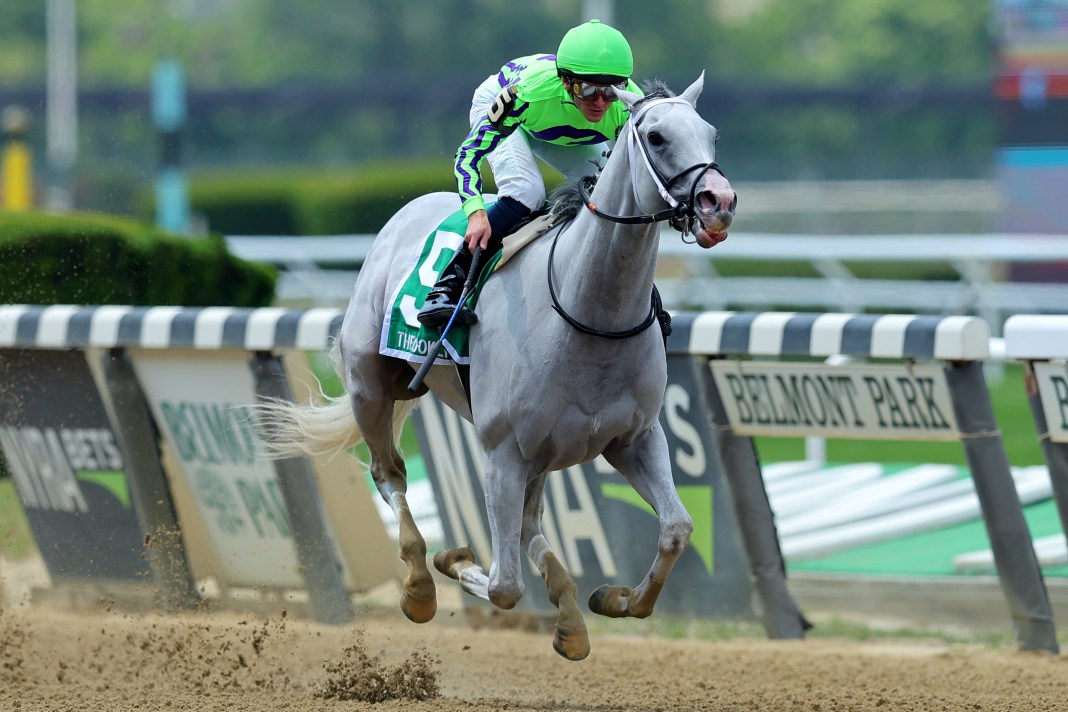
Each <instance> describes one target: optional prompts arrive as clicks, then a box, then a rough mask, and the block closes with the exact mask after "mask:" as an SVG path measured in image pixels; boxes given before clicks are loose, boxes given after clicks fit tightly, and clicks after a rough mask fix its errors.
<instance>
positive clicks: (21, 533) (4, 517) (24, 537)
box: [0, 479, 37, 561]
mask: <svg viewBox="0 0 1068 712" xmlns="http://www.w3.org/2000/svg"><path fill="white" fill-rule="evenodd" d="M35 553H37V547H36V545H35V544H34V543H33V537H32V536H31V535H30V525H29V524H28V523H27V521H26V515H25V514H23V512H22V505H21V504H19V499H18V494H16V492H15V484H14V483H13V482H12V481H11V480H10V479H0V558H3V559H7V560H8V561H20V560H22V559H25V558H28V557H30V556H32V555H33V554H35Z"/></svg>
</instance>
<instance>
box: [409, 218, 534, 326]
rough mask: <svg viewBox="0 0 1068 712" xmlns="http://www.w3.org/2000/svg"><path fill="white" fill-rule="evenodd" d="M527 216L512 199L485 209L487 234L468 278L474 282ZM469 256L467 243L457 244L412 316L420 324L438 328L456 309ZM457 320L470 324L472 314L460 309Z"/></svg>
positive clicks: (472, 317) (471, 322)
mask: <svg viewBox="0 0 1068 712" xmlns="http://www.w3.org/2000/svg"><path fill="white" fill-rule="evenodd" d="M528 215H530V210H529V209H528V208H527V207H526V206H525V205H523V204H522V203H520V202H519V201H518V200H516V199H514V198H508V197H504V198H499V199H498V200H497V201H496V202H495V203H493V204H492V205H490V206H489V208H487V209H486V217H487V218H489V223H490V230H491V236H490V239H489V244H488V245H486V249H484V250H482V253H481V254H480V255H479V258H478V266H477V267H476V269H477V270H478V273H477V274H475V276H474V278H473V279H472V283H474V282H477V281H478V278H479V275H480V274H481V273H482V269H483V267H485V265H486V264H488V263H489V261H490V259H492V258H493V256H494V255H496V254H497V253H498V252H499V251H500V249H501V244H502V242H503V241H504V238H505V236H507V235H509V234H511V232H512V230H514V229H515V227H516V225H518V224H519V223H520V221H522V220H523V218H525V217H527V216H528ZM472 259H473V257H472V255H471V250H470V249H468V247H467V244H466V243H464V244H462V245H460V249H459V250H457V252H456V254H455V255H454V256H453V258H452V261H451V262H450V263H449V265H448V266H447V267H446V268H445V269H444V270H443V271H442V273H441V276H440V277H439V278H438V281H437V284H435V285H434V288H433V289H431V290H430V293H429V294H427V296H426V301H425V302H423V307H422V309H420V310H419V314H418V316H417V317H416V318H417V319H419V323H420V324H422V325H423V326H429V327H438V326H444V325H445V324H446V323H448V321H449V318H450V317H451V316H452V313H453V312H454V311H455V310H456V302H457V300H459V298H460V294H461V293H462V292H463V288H464V282H465V281H467V273H468V272H470V271H471V261H472ZM456 318H457V321H460V322H461V323H467V324H473V323H474V321H475V315H474V314H472V313H470V312H467V311H466V310H464V311H463V312H461V313H460V314H459V315H458V316H457V317H456Z"/></svg>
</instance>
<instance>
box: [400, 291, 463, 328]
mask: <svg viewBox="0 0 1068 712" xmlns="http://www.w3.org/2000/svg"><path fill="white" fill-rule="evenodd" d="M454 311H456V302H455V301H453V300H452V299H450V298H449V296H448V295H447V294H442V293H441V292H438V293H436V294H435V293H433V292H431V294H430V296H428V297H427V300H426V302H425V303H424V304H423V308H422V309H420V310H419V314H417V315H416V317H415V318H416V319H418V320H419V323H420V324H422V325H423V326H428V327H430V328H432V329H436V328H438V327H441V326H445V324H447V323H448V322H449V319H450V318H451V317H452V313H453V312H454ZM477 322H478V317H477V316H475V313H474V312H473V311H471V310H470V309H468V308H467V307H463V308H462V309H460V313H459V314H457V315H456V322H455V323H457V324H460V325H462V326H470V325H471V324H475V323H477Z"/></svg>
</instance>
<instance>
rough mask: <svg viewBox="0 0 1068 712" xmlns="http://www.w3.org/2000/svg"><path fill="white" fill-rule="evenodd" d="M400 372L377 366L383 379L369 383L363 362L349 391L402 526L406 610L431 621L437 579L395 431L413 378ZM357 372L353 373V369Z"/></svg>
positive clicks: (379, 480) (377, 474)
mask: <svg viewBox="0 0 1068 712" xmlns="http://www.w3.org/2000/svg"><path fill="white" fill-rule="evenodd" d="M398 365H399V366H401V368H398V369H396V372H395V373H394V372H392V371H390V369H388V368H387V369H377V370H378V371H380V372H382V373H379V375H380V376H383V378H381V379H376V380H375V381H373V382H368V380H367V378H368V371H370V370H371V369H368V368H366V367H364V366H361V370H360V371H357V372H359V373H360V374H361V375H360V379H359V381H356V380H355V378H354V377H352V376H350V384H349V388H348V391H349V393H350V397H351V399H352V411H353V414H354V416H355V418H356V425H357V427H359V429H360V433H361V434H362V435H363V440H364V442H365V443H366V444H367V449H368V450H369V451H370V453H371V475H372V477H374V481H375V485H376V486H377V487H378V491H379V493H380V494H381V495H382V498H383V499H384V500H386V502H387V503H388V504H389V506H390V507H391V508H392V509H393V513H394V514H395V515H396V517H397V523H398V524H399V544H400V558H401V560H403V561H404V563H405V564H406V565H407V566H408V576H407V577H406V578H405V579H404V583H403V590H402V591H401V610H402V611H404V615H406V616H408V618H409V619H410V620H412V621H414V622H416V623H426V622H427V621H429V620H430V619H431V618H433V617H434V614H435V613H436V612H437V596H436V591H435V588H434V579H433V577H432V576H431V574H430V569H429V568H427V565H426V542H425V541H424V539H423V535H422V534H420V533H419V528H418V527H417V526H416V524H415V519H414V518H413V517H412V513H411V510H409V508H408V499H407V496H406V494H407V491H408V473H407V470H406V469H405V467H404V460H403V459H402V458H401V455H400V453H399V452H398V451H397V448H396V445H395V444H394V443H395V438H394V431H393V416H394V408H395V407H396V401H395V400H394V394H393V391H394V390H395V388H393V387H394V386H395V385H396V381H397V379H402V380H403V379H404V378H406V377H410V376H411V369H410V368H407V367H406V366H403V365H402V364H398ZM350 373H353V372H350Z"/></svg>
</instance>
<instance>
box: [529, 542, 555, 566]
mask: <svg viewBox="0 0 1068 712" xmlns="http://www.w3.org/2000/svg"><path fill="white" fill-rule="evenodd" d="M550 551H552V549H550V548H549V542H548V541H546V540H545V536H544V535H543V534H538V535H537V536H535V537H534V538H533V539H531V540H530V544H528V545H527V556H529V557H530V560H531V561H533V562H534V565H535V566H537V567H538V570H539V571H540V570H541V562H542V561H544V560H545V555H546V554H548V553H549V552H550Z"/></svg>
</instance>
